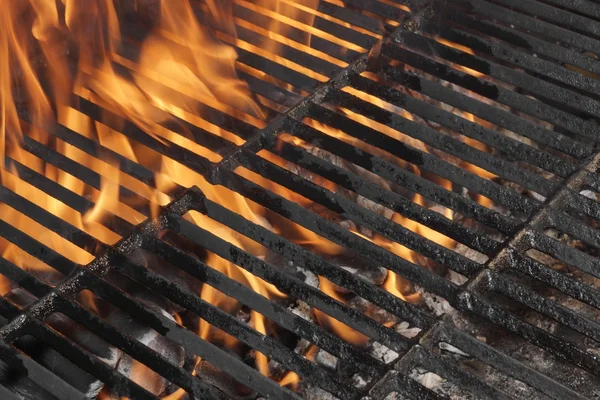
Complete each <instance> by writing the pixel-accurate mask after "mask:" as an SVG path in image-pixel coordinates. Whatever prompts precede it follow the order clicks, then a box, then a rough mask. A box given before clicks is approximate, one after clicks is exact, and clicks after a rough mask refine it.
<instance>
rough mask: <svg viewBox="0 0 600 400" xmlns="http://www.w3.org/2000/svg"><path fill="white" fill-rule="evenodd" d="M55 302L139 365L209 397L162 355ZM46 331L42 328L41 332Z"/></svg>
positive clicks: (84, 313)
mask: <svg viewBox="0 0 600 400" xmlns="http://www.w3.org/2000/svg"><path fill="white" fill-rule="evenodd" d="M54 302H55V307H56V309H58V310H60V311H61V312H62V313H63V314H65V315H66V316H68V317H69V318H71V319H72V320H73V321H75V322H77V323H78V324H80V325H81V326H84V327H85V328H87V329H89V330H90V331H91V332H94V334H95V335H97V336H98V337H100V338H102V339H104V340H106V341H107V342H108V343H111V344H112V345H114V346H116V347H118V348H120V349H122V350H123V351H124V352H126V353H127V354H129V355H131V356H132V357H134V358H135V359H136V360H138V361H139V362H141V363H143V364H145V365H147V366H150V367H151V368H152V369H153V370H154V371H156V372H157V373H159V374H160V375H162V376H168V377H169V380H170V381H172V382H173V383H175V384H176V385H178V386H180V387H182V388H185V389H186V390H187V391H188V392H190V394H192V395H194V396H198V397H200V398H204V397H209V396H210V394H211V392H212V391H211V390H210V389H209V388H208V386H206V384H205V383H203V382H202V381H201V380H199V379H197V378H196V377H195V376H193V375H192V374H191V373H189V372H188V371H186V370H184V369H183V368H181V367H176V366H174V365H173V364H171V363H170V362H169V361H168V359H166V358H165V357H164V356H163V355H161V354H159V353H157V352H155V351H154V350H152V349H150V348H148V347H147V346H146V345H144V344H142V343H141V342H139V341H137V340H135V339H131V338H129V337H127V336H126V335H125V334H123V333H121V332H120V331H119V330H117V329H116V328H114V327H112V326H111V325H110V324H108V323H107V322H105V321H104V320H103V319H101V318H100V317H97V316H95V315H94V314H92V313H90V312H88V311H87V310H86V309H84V308H83V307H82V306H79V305H77V304H75V303H73V302H71V301H67V300H64V299H63V298H61V297H60V296H55V298H54ZM46 329H47V328H44V330H46ZM41 330H42V329H40V331H41Z"/></svg>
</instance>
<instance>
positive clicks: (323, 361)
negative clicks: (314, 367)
mask: <svg viewBox="0 0 600 400" xmlns="http://www.w3.org/2000/svg"><path fill="white" fill-rule="evenodd" d="M315 361H316V362H317V364H319V365H320V366H322V367H324V368H327V369H329V370H331V371H335V370H336V369H337V365H338V359H337V358H336V357H335V356H333V355H331V354H329V353H328V352H326V351H325V350H322V349H319V352H318V353H317V357H316V358H315Z"/></svg>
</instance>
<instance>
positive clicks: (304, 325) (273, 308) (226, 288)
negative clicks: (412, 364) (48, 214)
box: [122, 219, 406, 374]
mask: <svg viewBox="0 0 600 400" xmlns="http://www.w3.org/2000/svg"><path fill="white" fill-rule="evenodd" d="M185 222H186V221H185V220H181V219H180V221H178V223H181V224H185ZM184 229H185V228H184ZM187 230H191V227H189V226H188V227H187ZM179 233H181V234H185V233H184V232H181V231H179ZM194 233H196V232H195V230H194ZM205 236H206V234H205V233H203V234H201V235H200V236H194V240H195V241H196V242H199V241H200V239H204V237H205ZM186 237H187V236H186ZM217 239H218V238H217ZM143 240H144V248H146V249H152V250H153V251H155V253H156V254H157V255H159V256H160V257H162V258H163V259H165V260H166V261H168V262H170V263H171V264H172V265H177V266H180V268H181V269H183V270H184V271H186V272H187V273H189V274H190V275H192V276H196V277H198V278H202V279H203V282H206V283H208V284H209V285H211V286H212V287H214V288H215V289H217V290H219V291H220V292H222V293H224V294H226V295H227V296H229V297H232V298H235V299H236V300H238V301H240V302H241V303H243V304H246V305H247V306H249V307H250V306H252V309H253V310H254V311H257V312H259V313H261V314H262V315H264V316H265V317H267V318H269V319H270V320H271V321H273V322H275V323H277V324H278V325H280V326H281V327H283V328H285V329H287V330H289V331H292V332H295V333H296V334H297V335H299V336H301V337H303V338H305V339H306V340H311V341H312V342H314V344H315V345H317V346H318V347H319V348H322V349H324V350H326V351H327V352H329V353H331V354H332V355H335V356H336V357H338V358H348V359H351V360H353V361H354V362H356V363H358V364H360V365H362V366H363V367H365V368H368V371H369V373H372V374H376V373H377V372H378V371H381V368H382V365H381V363H378V362H376V361H375V360H373V359H370V358H366V357H364V354H361V353H360V352H359V351H358V350H357V349H356V348H354V347H352V346H351V345H349V344H347V343H346V342H344V341H343V340H341V339H340V338H339V337H337V336H335V335H333V334H332V333H330V332H329V331H326V330H324V329H323V328H321V327H320V326H316V325H315V324H312V323H310V322H309V321H307V320H305V319H303V318H301V317H299V316H297V315H296V314H294V313H292V312H291V311H289V310H288V309H286V308H285V307H282V306H280V305H278V304H276V303H275V304H274V303H273V302H271V301H269V300H268V299H266V298H265V297H263V296H261V295H260V294H258V293H256V292H254V291H253V290H251V289H249V288H248V287H247V286H244V285H242V284H240V283H239V282H237V281H234V280H232V279H230V278H228V277H226V276H225V275H224V274H222V273H220V272H218V271H215V270H214V269H212V268H210V267H209V266H207V265H206V264H204V263H202V262H199V261H197V260H195V259H194V258H193V257H190V256H187V255H186V254H185V253H183V252H181V251H178V250H177V249H176V248H173V247H171V246H169V245H167V244H165V243H163V242H161V241H159V240H157V239H155V238H153V237H150V236H147V237H144V239H143ZM214 240H215V239H213V241H214ZM207 243H208V242H207ZM203 245H204V242H203ZM205 246H206V248H207V249H208V250H211V251H213V252H214V250H213V248H214V247H211V248H208V245H205ZM221 247H227V249H226V250H231V252H232V253H233V252H234V251H235V250H234V249H235V247H234V246H223V245H221ZM221 254H223V253H220V254H219V255H221ZM230 258H232V259H236V262H237V265H239V266H241V267H242V268H244V269H246V270H248V271H250V272H252V273H253V274H254V275H255V276H258V277H260V278H261V279H264V280H266V281H268V282H270V283H273V284H275V285H276V286H277V288H278V289H279V290H282V291H284V292H285V293H289V294H292V295H298V298H300V299H302V297H301V293H299V292H300V290H298V289H296V290H294V289H291V290H290V289H288V287H289V286H291V285H295V286H298V287H301V289H303V290H308V291H311V289H308V288H306V286H304V285H301V284H299V283H297V282H294V280H293V279H286V276H285V275H284V274H281V273H275V274H273V275H277V277H276V278H271V277H269V276H267V275H266V273H269V272H272V271H271V270H269V269H268V268H265V266H264V265H260V264H261V263H258V262H255V261H254V260H255V259H253V258H250V256H247V261H246V262H244V261H240V260H238V258H241V257H237V256H236V255H235V253H233V254H232V255H231V256H230ZM253 261H254V262H253ZM251 263H253V264H257V265H256V266H255V265H250V264H251ZM122 265H123V267H122V268H123V270H124V271H125V270H127V274H128V275H130V276H134V275H139V274H145V273H146V272H145V269H144V268H143V267H140V266H136V265H132V262H131V261H127V262H124V263H123V264H122ZM134 268H135V272H132V271H133V270H134ZM261 269H262V270H264V271H266V273H265V272H263V271H261ZM286 280H287V281H289V282H292V283H288V282H287V281H286ZM313 293H314V291H313ZM305 297H308V296H306V295H305ZM317 297H319V296H317ZM321 297H324V296H321ZM318 302H319V301H318V300H317V301H315V302H314V303H318ZM329 302H331V301H329ZM320 303H323V301H322V300H321V301H320ZM343 307H345V306H344V305H341V307H340V306H338V307H337V308H343ZM317 308H319V309H321V307H317ZM322 308H324V309H326V310H327V309H332V308H333V309H335V307H331V306H329V307H328V306H325V307H322ZM345 314H348V313H347V312H346V313H345ZM355 315H359V316H361V315H360V314H359V313H355ZM336 316H337V315H336ZM356 319H358V320H361V318H356ZM342 320H343V321H344V322H347V321H346V320H347V317H346V318H344V319H342ZM364 321H366V318H364V317H363V318H362V321H361V322H363V323H364ZM354 325H356V326H360V324H354ZM396 341H398V338H394V342H396ZM390 342H391V341H390ZM398 347H400V348H403V349H404V348H406V346H404V347H402V346H398Z"/></svg>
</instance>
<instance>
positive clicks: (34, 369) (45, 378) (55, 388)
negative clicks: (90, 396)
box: [0, 340, 83, 400]
mask: <svg viewBox="0 0 600 400" xmlns="http://www.w3.org/2000/svg"><path fill="white" fill-rule="evenodd" d="M0 356H1V357H2V361H3V362H4V363H7V364H10V365H11V367H14V368H15V369H16V370H18V371H19V370H21V371H24V373H25V374H26V376H27V377H28V379H30V380H32V381H33V382H37V383H43V384H44V389H45V390H46V391H47V392H49V393H51V394H52V395H54V396H56V397H57V398H60V399H65V400H81V399H83V395H82V394H81V393H79V392H78V391H77V390H76V389H75V388H73V387H72V386H71V385H69V384H67V383H66V382H65V381H63V380H62V379H60V378H59V377H57V376H56V375H54V374H53V373H52V372H51V371H49V370H47V369H46V368H44V367H42V366H41V365H39V364H37V363H36V362H35V361H33V360H32V359H31V358H29V357H27V356H25V355H23V354H22V353H21V352H19V351H17V350H16V349H14V348H13V347H11V346H9V345H8V344H7V343H6V342H5V341H4V340H0ZM2 388H3V387H2ZM4 392H7V390H6V389H4V388H3V390H1V391H0V395H2V398H3V399H4V398H6V399H13V398H14V399H21V397H19V396H16V395H15V394H13V393H12V392H9V394H8V395H6V394H5V393H4ZM5 396H6V397H5Z"/></svg>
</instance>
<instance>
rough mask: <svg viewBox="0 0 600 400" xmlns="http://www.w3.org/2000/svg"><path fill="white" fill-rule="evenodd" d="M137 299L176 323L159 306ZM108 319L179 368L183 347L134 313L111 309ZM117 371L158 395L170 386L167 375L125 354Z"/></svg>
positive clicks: (111, 394) (182, 357) (181, 362)
mask: <svg viewBox="0 0 600 400" xmlns="http://www.w3.org/2000/svg"><path fill="white" fill-rule="evenodd" d="M140 301H141V302H142V303H144V304H145V305H146V306H147V307H148V308H149V309H151V310H153V311H155V312H157V313H160V314H162V315H164V316H165V317H167V318H169V319H170V320H172V321H173V322H175V319H174V318H173V317H172V316H171V314H169V313H168V312H167V311H166V310H164V309H162V308H161V307H159V306H158V305H156V304H154V303H150V302H146V301H144V300H140ZM107 321H108V322H109V323H110V324H112V325H113V326H115V327H117V328H118V329H119V330H121V331H124V332H127V334H128V335H129V336H131V337H133V338H135V339H137V340H138V341H140V342H141V343H143V344H144V345H146V346H148V347H149V348H150V349H152V350H154V351H155V352H157V353H158V354H160V355H161V356H163V357H164V358H165V359H167V360H168V361H169V362H170V363H171V364H173V365H175V366H178V367H181V366H183V364H184V362H185V358H184V356H185V354H184V350H183V348H182V347H181V346H179V345H177V344H175V343H173V342H172V341H170V340H169V339H167V338H165V337H164V336H162V335H160V334H159V333H158V332H156V331H154V330H152V329H150V328H148V327H147V326H145V325H143V324H142V323H140V322H139V321H138V320H136V319H135V318H134V317H133V316H131V315H129V314H126V313H124V312H123V311H121V310H114V311H113V312H112V313H111V314H110V315H109V316H108V318H107ZM117 371H118V372H120V373H121V374H123V375H125V376H127V377H129V378H130V379H132V380H133V381H135V382H136V383H138V384H139V385H140V386H142V387H143V388H144V389H146V390H148V391H149V392H151V393H153V394H154V395H157V396H160V395H164V394H165V393H166V391H167V389H168V387H169V383H170V382H169V381H168V380H167V379H166V378H164V377H162V376H161V375H160V374H158V373H156V372H154V371H153V370H151V369H150V368H148V367H146V366H145V365H143V364H141V363H139V362H138V361H137V360H135V359H133V358H132V357H131V356H129V355H128V354H123V357H121V359H120V360H119V363H118V364H117ZM107 396H110V397H109V398H111V399H112V398H118V396H117V395H116V394H114V393H107Z"/></svg>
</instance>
